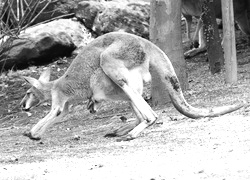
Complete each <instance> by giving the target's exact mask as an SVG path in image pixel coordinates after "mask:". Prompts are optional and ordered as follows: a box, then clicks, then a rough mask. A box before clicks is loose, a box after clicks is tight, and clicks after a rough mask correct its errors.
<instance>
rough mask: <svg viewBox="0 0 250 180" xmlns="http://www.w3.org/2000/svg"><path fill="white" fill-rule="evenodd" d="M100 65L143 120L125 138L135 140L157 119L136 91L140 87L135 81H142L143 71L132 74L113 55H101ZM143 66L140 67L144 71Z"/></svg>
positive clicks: (122, 62)
mask: <svg viewBox="0 0 250 180" xmlns="http://www.w3.org/2000/svg"><path fill="white" fill-rule="evenodd" d="M100 65H101V67H102V69H103V71H104V72H105V74H106V75H107V76H108V77H109V78H110V79H112V81H113V82H114V83H116V84H117V85H118V86H119V87H120V88H121V89H122V90H123V92H124V93H125V94H126V96H127V97H128V99H129V101H131V103H132V104H133V106H134V108H133V109H136V110H135V113H136V116H137V118H138V119H143V120H142V122H140V123H139V124H138V125H137V126H136V127H135V128H133V129H132V131H131V132H129V133H128V135H127V137H125V138H124V140H130V139H134V138H136V137H137V136H138V135H139V133H140V132H141V131H142V130H143V129H145V128H146V127H148V126H149V125H151V124H153V123H154V122H155V121H156V119H157V115H156V113H155V112H154V111H153V110H152V109H151V107H150V106H149V105H148V104H147V103H146V101H145V100H144V99H143V98H142V96H141V94H140V93H138V91H137V90H136V89H137V88H138V87H136V84H137V83H136V82H135V79H140V77H138V76H142V74H141V71H140V72H139V73H138V74H132V73H131V69H130V70H129V69H128V68H127V67H126V66H125V65H124V61H123V60H120V59H117V58H114V57H113V56H112V54H111V53H110V54H109V53H103V54H102V55H101V62H100ZM143 66H144V65H143V64H141V65H140V67H141V68H142V70H143ZM145 66H146V65H145ZM135 76H137V77H135ZM141 78H142V77H141ZM138 84H139V83H138ZM139 114H140V115H139Z"/></svg>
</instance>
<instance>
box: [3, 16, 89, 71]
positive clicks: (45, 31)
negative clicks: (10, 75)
mask: <svg viewBox="0 0 250 180" xmlns="http://www.w3.org/2000/svg"><path fill="white" fill-rule="evenodd" d="M89 40H90V34H88V31H87V30H86V28H85V27H84V26H83V25H81V24H80V23H79V22H76V21H74V20H71V19H60V20H55V21H52V22H49V23H46V24H40V25H38V26H35V27H30V28H27V29H26V30H25V31H23V32H21V33H20V35H19V36H18V38H15V39H13V38H9V39H8V40H7V41H6V42H5V43H4V44H3V46H2V48H1V49H0V69H1V70H8V69H12V68H14V69H23V68H26V67H28V66H29V65H42V64H46V63H48V62H51V61H53V60H54V59H55V58H58V57H65V56H69V55H71V53H72V52H73V51H74V50H75V49H76V47H81V46H83V45H85V44H86V43H87V42H88V41H89Z"/></svg>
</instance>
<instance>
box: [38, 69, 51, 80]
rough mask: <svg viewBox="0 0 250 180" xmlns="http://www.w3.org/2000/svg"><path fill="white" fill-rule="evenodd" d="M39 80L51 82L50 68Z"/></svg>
mask: <svg viewBox="0 0 250 180" xmlns="http://www.w3.org/2000/svg"><path fill="white" fill-rule="evenodd" d="M38 80H39V81H41V82H49V80H50V68H47V69H46V70H45V71H43V72H42V74H41V75H40V77H39V79H38Z"/></svg>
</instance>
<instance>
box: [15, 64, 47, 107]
mask: <svg viewBox="0 0 250 180" xmlns="http://www.w3.org/2000/svg"><path fill="white" fill-rule="evenodd" d="M23 79H24V80H25V81H27V82H28V83H29V84H30V85H32V87H31V88H30V89H28V91H27V92H26V94H25V96H24V97H23V99H22V101H21V103H20V106H21V108H22V110H24V111H29V110H30V109H31V108H32V107H35V106H39V105H40V104H41V103H42V102H45V101H47V100H49V99H51V93H50V90H51V88H52V83H50V82H49V79H50V68H47V69H46V70H45V71H44V72H43V73H42V74H41V76H40V77H39V79H35V78H32V77H26V76H23Z"/></svg>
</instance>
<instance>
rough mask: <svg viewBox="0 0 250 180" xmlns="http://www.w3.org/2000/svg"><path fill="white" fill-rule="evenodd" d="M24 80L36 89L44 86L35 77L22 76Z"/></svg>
mask: <svg viewBox="0 0 250 180" xmlns="http://www.w3.org/2000/svg"><path fill="white" fill-rule="evenodd" d="M22 78H23V79H24V80H25V81H27V82H28V83H30V84H31V85H32V86H34V87H36V88H38V89H39V87H41V86H42V84H41V83H40V82H39V81H38V80H37V79H35V78H33V77H27V76H22Z"/></svg>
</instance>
